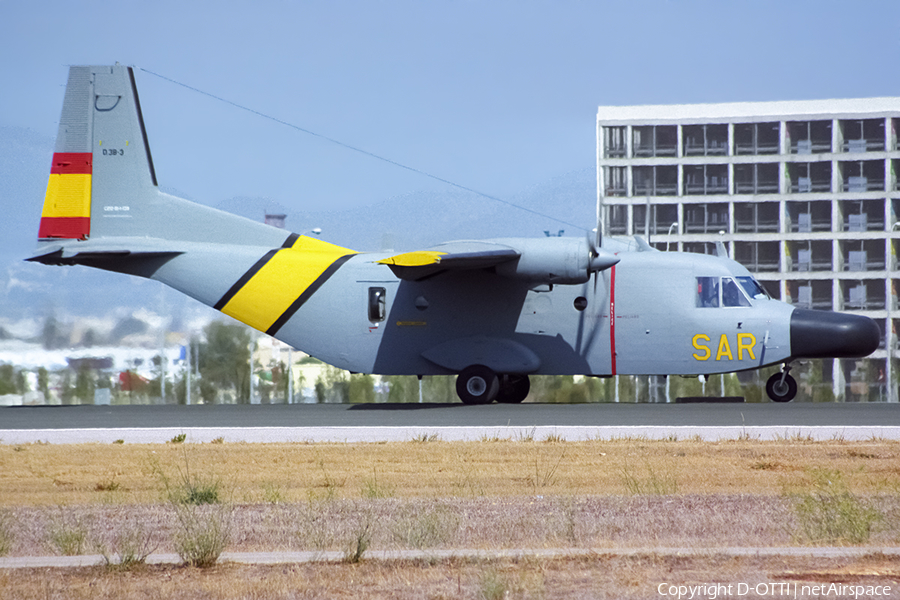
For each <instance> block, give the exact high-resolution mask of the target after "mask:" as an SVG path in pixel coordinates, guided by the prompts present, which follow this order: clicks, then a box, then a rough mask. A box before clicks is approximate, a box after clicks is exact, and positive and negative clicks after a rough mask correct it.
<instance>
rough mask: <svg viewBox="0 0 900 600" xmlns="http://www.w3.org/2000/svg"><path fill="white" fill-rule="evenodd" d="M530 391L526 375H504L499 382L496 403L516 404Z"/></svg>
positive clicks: (529, 383) (529, 382)
mask: <svg viewBox="0 0 900 600" xmlns="http://www.w3.org/2000/svg"><path fill="white" fill-rule="evenodd" d="M530 390H531V381H530V380H529V379H528V375H504V376H503V378H502V379H501V381H500V392H499V393H498V394H497V402H500V403H501V404H518V403H520V402H522V400H524V399H525V398H526V397H527V396H528V392H529V391H530Z"/></svg>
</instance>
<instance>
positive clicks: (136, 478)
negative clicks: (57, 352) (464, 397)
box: [0, 438, 900, 600]
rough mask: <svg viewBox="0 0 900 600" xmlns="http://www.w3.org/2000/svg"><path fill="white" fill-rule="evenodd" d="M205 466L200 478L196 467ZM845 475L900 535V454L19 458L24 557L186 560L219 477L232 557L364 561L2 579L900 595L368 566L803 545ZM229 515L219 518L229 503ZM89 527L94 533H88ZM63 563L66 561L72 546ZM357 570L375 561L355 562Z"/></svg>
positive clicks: (379, 450)
mask: <svg viewBox="0 0 900 600" xmlns="http://www.w3.org/2000/svg"><path fill="white" fill-rule="evenodd" d="M188 469H189V470H190V473H191V476H190V477H187V478H185V477H184V476H183V474H184V473H187V471H188ZM822 470H829V471H830V472H837V473H841V477H842V478H843V479H842V481H843V483H845V484H846V486H847V488H848V489H850V490H852V491H853V493H854V494H860V495H863V496H865V497H866V499H867V502H868V503H869V504H867V506H868V505H871V506H873V507H875V508H877V510H878V511H879V513H880V514H883V515H884V517H885V518H884V519H882V520H881V521H880V524H879V528H878V530H877V531H874V532H873V533H872V536H871V538H870V539H868V540H867V541H866V542H865V543H867V544H868V545H870V546H875V545H896V544H897V543H898V542H900V443H897V442H891V441H883V440H872V441H869V442H844V441H840V440H835V441H830V442H810V441H808V440H801V439H798V440H784V441H780V442H759V441H751V440H739V441H730V442H719V443H709V442H700V441H695V440H683V441H648V440H617V441H591V442H577V443H576V442H560V441H558V440H554V441H552V442H547V441H539V440H534V439H531V438H527V439H520V440H512V441H502V440H501V441H494V440H485V441H482V442H466V443H463V442H459V443H455V442H454V443H450V442H441V441H434V440H429V441H428V443H421V441H411V442H407V443H387V444H302V443H297V444H226V443H216V444H187V445H184V444H180V445H172V444H167V445H129V444H127V443H126V444H110V445H99V444H84V445H74V446H60V445H42V444H34V445H24V446H0V512H2V514H3V515H5V519H4V523H5V526H4V529H5V532H6V533H5V534H6V535H7V537H8V539H11V540H12V541H11V546H10V548H9V554H10V555H12V556H24V555H34V554H43V553H47V552H48V549H52V544H51V543H50V540H51V539H52V534H53V532H54V527H55V528H56V529H59V527H58V526H59V524H60V523H62V524H71V523H74V524H77V525H78V528H79V529H82V528H83V529H84V531H85V536H86V539H87V540H88V543H89V545H90V548H89V550H88V551H90V550H91V549H92V548H98V547H104V548H113V547H115V544H116V543H119V544H120V545H121V540H120V537H121V536H122V534H123V532H126V533H127V532H128V531H133V530H136V531H139V532H147V534H146V535H145V536H142V537H141V542H142V544H144V545H145V546H146V547H152V548H154V549H155V551H157V552H174V551H176V549H177V548H176V541H177V539H178V535H177V534H178V531H179V528H180V526H179V520H178V515H177V506H179V504H178V503H173V502H172V501H171V499H172V485H173V482H176V481H179V480H185V479H189V480H191V481H193V480H194V479H196V478H199V479H200V480H203V481H214V482H216V486H217V495H218V499H219V501H220V502H223V503H224V504H225V507H226V508H227V514H228V520H229V522H228V524H229V531H230V536H229V540H228V546H227V548H226V550H228V551H233V552H248V551H278V550H333V551H338V552H341V553H343V555H344V556H345V557H346V558H347V563H345V564H310V565H283V566H277V567H266V566H257V567H251V566H239V565H222V564H219V565H217V566H214V567H211V568H207V569H194V568H187V567H155V566H147V565H140V564H137V565H136V566H135V567H134V568H132V569H118V570H114V569H103V568H92V569H69V570H61V569H59V570H57V569H26V570H10V571H0V596H2V598H4V599H5V598H15V599H18V598H22V599H29V598H40V599H47V598H66V599H69V598H72V599H80V598H97V599H104V598H116V599H117V600H119V599H123V600H129V599H131V598H147V597H152V598H197V597H215V598H224V599H231V598H234V599H238V598H267V599H268V598H274V599H280V598H344V597H346V598H351V597H352V598H357V597H366V598H376V599H378V598H432V599H435V600H436V599H441V598H604V597H611V598H648V597H658V594H657V593H656V586H657V585H659V584H660V583H663V582H667V583H674V584H678V583H684V582H694V583H696V582H733V581H753V582H766V581H774V582H778V581H788V580H790V581H806V580H809V581H817V582H821V581H837V582H865V583H866V584H867V585H875V584H880V585H893V586H894V590H895V591H896V590H897V589H898V587H897V585H898V581H900V569H898V568H897V566H896V562H894V563H890V562H889V561H887V560H885V559H883V558H881V557H878V556H873V557H869V558H867V559H864V560H843V561H842V560H820V559H810V558H785V559H775V558H768V559H753V558H722V557H716V556H714V555H711V556H710V557H707V558H666V557H660V556H654V555H652V554H650V555H647V556H643V557H632V558H623V557H611V556H606V557H604V556H598V557H596V558H593V559H589V560H588V559H569V560H564V559H558V560H549V559H548V560H538V559H529V560H521V561H511V560H485V561H462V560H433V561H425V562H415V561H406V562H404V561H396V562H380V561H367V560H366V557H365V551H366V549H372V550H394V549H407V548H416V549H428V548H484V549H492V548H522V547H531V548H545V547H546V548H550V547H553V548H558V547H583V548H584V547H591V548H622V547H654V546H656V547H664V546H669V547H693V548H715V547H727V546H787V545H791V544H795V543H797V539H796V535H795V533H796V531H797V525H798V523H797V518H798V517H797V513H796V512H794V511H793V509H792V504H791V497H790V495H789V494H788V493H787V491H789V490H794V491H795V490H802V489H808V488H809V486H811V485H814V483H815V474H816V473H821V472H822ZM210 510H212V509H210ZM69 529H74V527H69ZM56 551H57V552H58V550H56ZM353 561H359V562H356V563H355V564H351V563H353Z"/></svg>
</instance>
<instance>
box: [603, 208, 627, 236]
mask: <svg viewBox="0 0 900 600" xmlns="http://www.w3.org/2000/svg"><path fill="white" fill-rule="evenodd" d="M605 209H606V229H607V231H608V232H609V234H610V235H627V234H628V206H626V205H624V204H607V205H606V207H605Z"/></svg>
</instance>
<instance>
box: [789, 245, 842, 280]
mask: <svg viewBox="0 0 900 600" xmlns="http://www.w3.org/2000/svg"><path fill="white" fill-rule="evenodd" d="M788 249H789V250H788V252H789V253H790V257H791V264H790V270H791V271H795V272H800V273H807V272H810V271H831V270H832V268H833V263H832V260H831V250H832V247H831V242H830V241H829V240H815V241H809V240H803V241H799V242H789V243H788Z"/></svg>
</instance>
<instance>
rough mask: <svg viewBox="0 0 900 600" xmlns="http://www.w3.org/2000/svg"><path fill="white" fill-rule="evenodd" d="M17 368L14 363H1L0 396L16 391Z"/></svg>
mask: <svg viewBox="0 0 900 600" xmlns="http://www.w3.org/2000/svg"><path fill="white" fill-rule="evenodd" d="M16 391H17V390H16V368H15V367H14V366H12V365H5V364H4V365H0V396H2V395H4V394H15V393H16Z"/></svg>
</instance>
